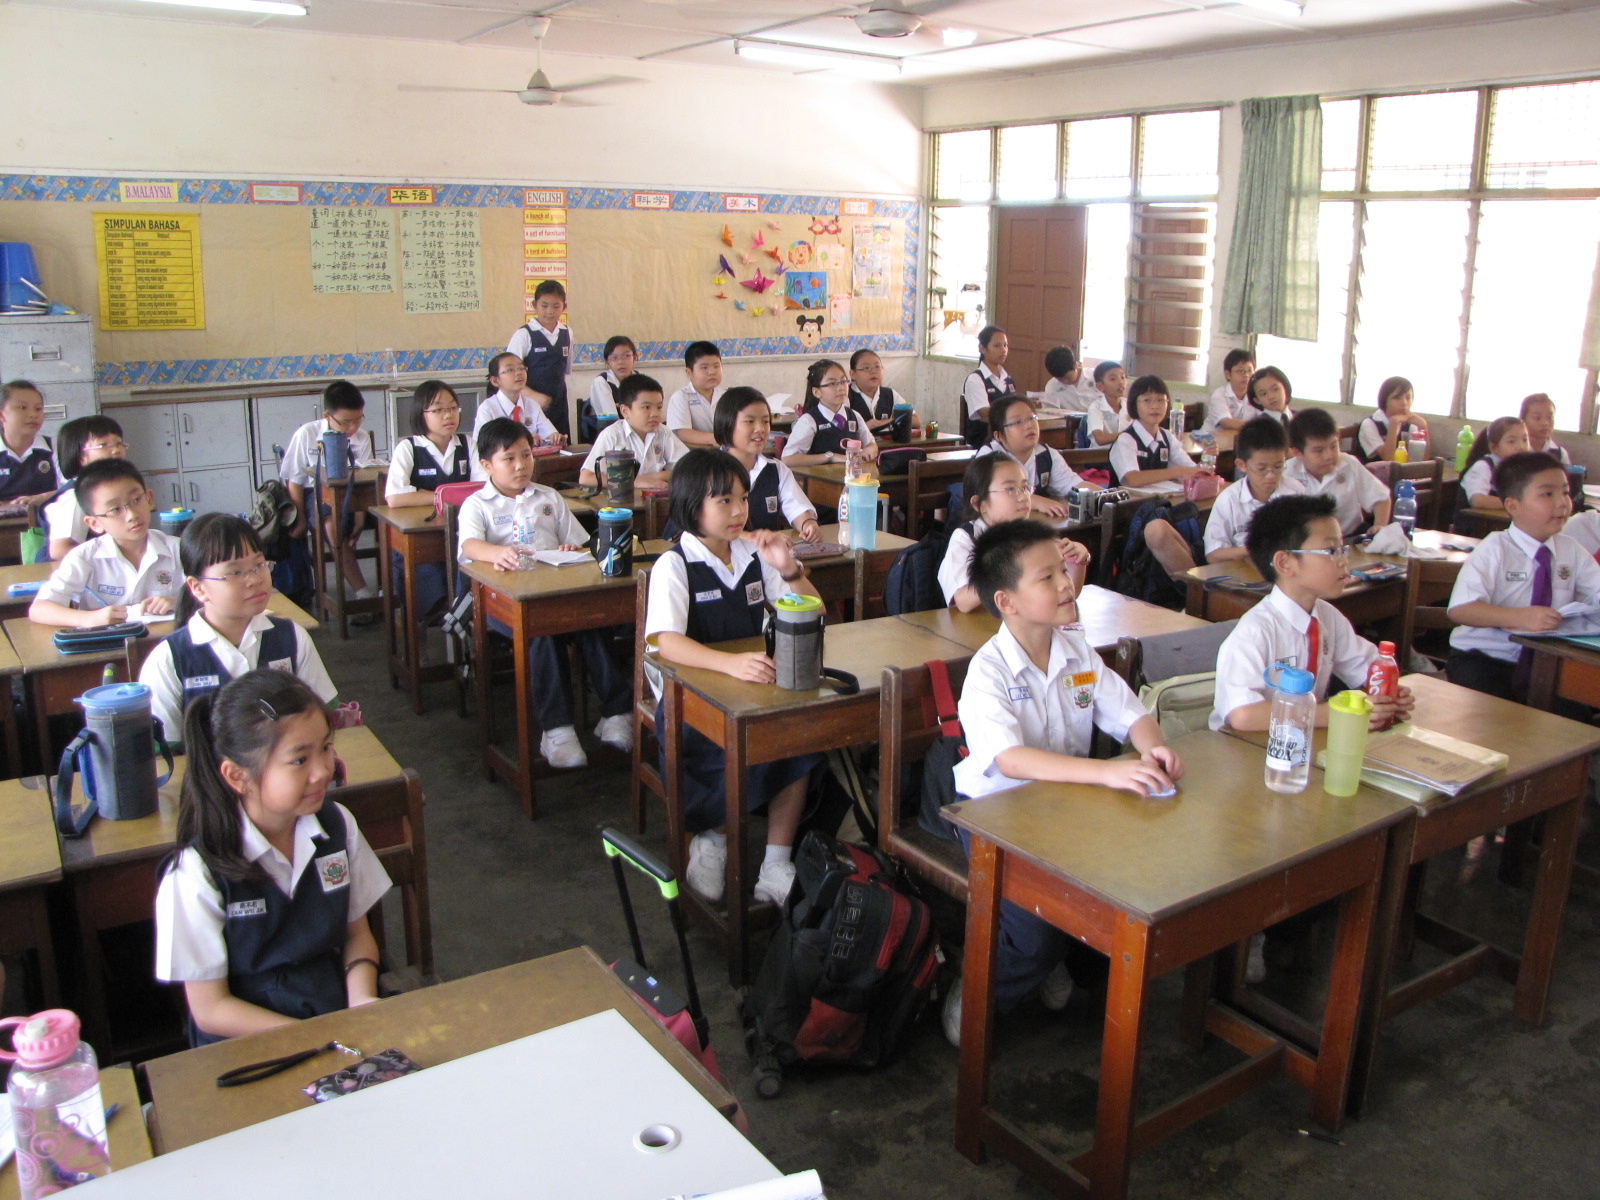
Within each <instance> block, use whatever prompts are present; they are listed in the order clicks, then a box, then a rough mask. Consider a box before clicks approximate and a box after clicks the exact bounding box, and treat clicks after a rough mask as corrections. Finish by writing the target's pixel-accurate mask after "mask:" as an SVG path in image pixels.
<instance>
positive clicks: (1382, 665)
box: [1367, 642, 1400, 700]
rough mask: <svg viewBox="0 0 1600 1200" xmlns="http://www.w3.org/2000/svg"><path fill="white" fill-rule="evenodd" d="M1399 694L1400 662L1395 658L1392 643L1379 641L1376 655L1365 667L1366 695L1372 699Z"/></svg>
mask: <svg viewBox="0 0 1600 1200" xmlns="http://www.w3.org/2000/svg"><path fill="white" fill-rule="evenodd" d="M1399 694H1400V664H1399V662H1397V661H1396V660H1395V652H1394V643H1393V642H1379V643H1378V657H1377V658H1375V659H1373V660H1372V665H1371V666H1370V667H1368V668H1367V695H1369V696H1371V697H1372V698H1373V699H1374V700H1381V699H1383V698H1384V697H1386V696H1387V697H1389V698H1391V699H1392V698H1394V697H1396V696H1398V695H1399Z"/></svg>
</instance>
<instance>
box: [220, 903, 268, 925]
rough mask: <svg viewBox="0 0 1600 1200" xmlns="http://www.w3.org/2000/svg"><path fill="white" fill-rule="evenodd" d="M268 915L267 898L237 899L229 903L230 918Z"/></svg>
mask: <svg viewBox="0 0 1600 1200" xmlns="http://www.w3.org/2000/svg"><path fill="white" fill-rule="evenodd" d="M266 915H267V902H266V901H265V900H235V901H233V903H231V904H229V905H228V918H227V919H228V920H230V921H231V920H233V918H235V917H264V916H266Z"/></svg>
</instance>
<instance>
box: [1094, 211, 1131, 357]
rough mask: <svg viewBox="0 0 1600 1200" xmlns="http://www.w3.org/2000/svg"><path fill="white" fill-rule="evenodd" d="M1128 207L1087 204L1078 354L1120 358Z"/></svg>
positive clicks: (1125, 296)
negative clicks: (1081, 335)
mask: <svg viewBox="0 0 1600 1200" xmlns="http://www.w3.org/2000/svg"><path fill="white" fill-rule="evenodd" d="M1131 220H1132V209H1131V208H1130V206H1129V205H1126V204H1091V205H1090V206H1089V230H1088V242H1089V248H1088V261H1087V263H1086V264H1085V266H1084V285H1083V345H1082V357H1083V358H1084V360H1085V361H1089V362H1093V361H1096V360H1099V359H1102V358H1114V359H1118V360H1120V359H1121V358H1122V352H1123V337H1124V335H1125V333H1126V327H1127V326H1126V322H1127V309H1128V244H1129V242H1130V241H1131V240H1132V238H1131V230H1132V224H1131Z"/></svg>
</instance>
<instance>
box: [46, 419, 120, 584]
mask: <svg viewBox="0 0 1600 1200" xmlns="http://www.w3.org/2000/svg"><path fill="white" fill-rule="evenodd" d="M56 440H57V441H59V442H60V443H61V444H60V446H59V447H58V452H59V454H60V457H61V481H62V483H63V484H70V483H71V482H72V481H73V480H74V479H76V478H77V477H78V472H79V471H80V470H82V469H83V468H84V467H87V466H88V465H89V464H90V463H92V462H95V461H96V460H98V459H102V458H127V457H128V443H127V442H125V441H123V440H122V426H121V425H118V424H117V423H116V422H115V421H113V420H112V419H111V418H110V417H108V416H106V415H105V414H104V413H95V414H93V415H92V416H87V417H77V418H75V419H73V420H71V421H68V422H67V423H66V424H65V425H63V426H62V427H61V428H60V429H59V430H58V431H57V433H56ZM44 519H45V523H46V525H47V527H48V528H49V530H50V544H49V548H48V550H47V553H48V554H49V556H50V561H52V562H60V561H61V560H62V559H63V558H65V557H66V556H67V552H68V551H69V550H71V549H72V548H73V547H74V546H76V545H78V544H79V543H81V542H87V541H88V540H89V527H88V526H87V525H85V524H84V523H83V506H82V505H81V504H79V503H78V493H77V489H76V488H72V487H65V486H64V487H62V488H61V490H60V491H58V492H57V493H56V498H55V499H54V500H52V501H50V503H49V504H47V505H45V509H44ZM39 561H43V560H39Z"/></svg>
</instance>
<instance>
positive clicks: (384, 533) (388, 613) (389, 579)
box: [378, 521, 422, 714]
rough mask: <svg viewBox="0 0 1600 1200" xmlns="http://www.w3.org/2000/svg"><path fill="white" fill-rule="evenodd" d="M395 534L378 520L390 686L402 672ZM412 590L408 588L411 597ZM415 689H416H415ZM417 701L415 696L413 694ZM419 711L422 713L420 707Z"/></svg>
mask: <svg viewBox="0 0 1600 1200" xmlns="http://www.w3.org/2000/svg"><path fill="white" fill-rule="evenodd" d="M394 536H395V533H394V529H393V528H392V527H390V526H389V525H388V524H387V523H386V522H383V521H379V522H378V586H379V587H380V588H382V589H383V646H384V651H385V653H387V654H388V656H389V686H390V687H391V688H398V687H399V686H400V674H399V672H398V671H396V670H395V655H396V654H397V653H398V652H399V648H400V645H399V639H398V638H397V637H396V636H395V629H394V570H393V568H392V567H391V566H390V565H389V564H390V563H391V562H392V561H393V558H392V555H393V552H394V546H393V544H392V542H391V540H390V539H392V538H393V537H394ZM410 596H411V591H410V589H409V588H408V589H407V590H406V597H407V599H409V598H410ZM413 691H415V689H413ZM413 702H415V696H413ZM417 711H418V713H419V714H420V713H421V711H422V710H421V709H420V708H419V709H418V710H417Z"/></svg>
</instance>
